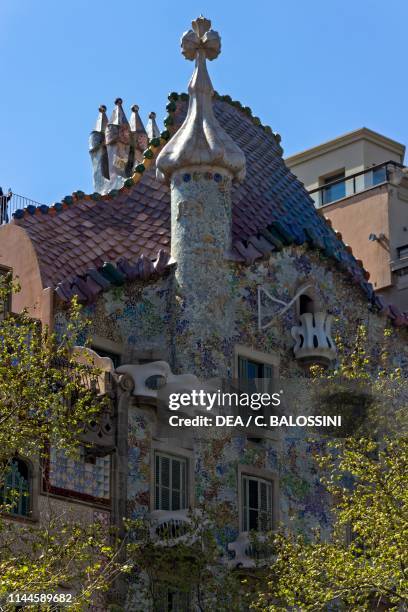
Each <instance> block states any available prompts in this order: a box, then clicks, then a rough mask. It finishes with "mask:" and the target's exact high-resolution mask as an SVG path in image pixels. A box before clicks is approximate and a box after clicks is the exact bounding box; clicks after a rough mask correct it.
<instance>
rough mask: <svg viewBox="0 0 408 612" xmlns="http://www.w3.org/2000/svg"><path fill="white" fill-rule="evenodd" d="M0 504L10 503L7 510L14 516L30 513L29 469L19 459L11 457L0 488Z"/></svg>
mask: <svg viewBox="0 0 408 612" xmlns="http://www.w3.org/2000/svg"><path fill="white" fill-rule="evenodd" d="M0 504H7V505H10V507H9V509H8V512H10V514H14V515H16V516H29V514H30V469H29V467H28V464H27V463H26V462H25V461H22V460H21V459H13V460H12V461H11V462H10V464H9V466H8V468H7V469H6V473H5V481H4V485H3V487H2V489H1V490H0Z"/></svg>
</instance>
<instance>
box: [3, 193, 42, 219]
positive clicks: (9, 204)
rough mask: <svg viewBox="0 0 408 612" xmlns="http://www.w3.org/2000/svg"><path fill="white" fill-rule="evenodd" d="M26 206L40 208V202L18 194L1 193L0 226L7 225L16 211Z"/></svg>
mask: <svg viewBox="0 0 408 612" xmlns="http://www.w3.org/2000/svg"><path fill="white" fill-rule="evenodd" d="M28 206H35V207H37V206H41V202H36V201H35V200H31V199H30V198H26V197H25V196H22V195H19V194H18V193H3V195H2V196H1V195H0V225H2V224H3V223H9V222H10V221H11V220H12V218H13V214H14V213H15V212H16V210H19V209H20V208H21V209H24V208H27V207H28Z"/></svg>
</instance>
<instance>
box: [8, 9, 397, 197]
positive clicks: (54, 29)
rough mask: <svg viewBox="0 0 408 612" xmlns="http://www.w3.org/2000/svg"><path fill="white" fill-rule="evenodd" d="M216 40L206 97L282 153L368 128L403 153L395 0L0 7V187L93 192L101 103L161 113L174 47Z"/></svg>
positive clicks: (175, 87) (52, 193)
mask: <svg viewBox="0 0 408 612" xmlns="http://www.w3.org/2000/svg"><path fill="white" fill-rule="evenodd" d="M200 13H203V14H204V15H205V16H206V17H209V18H210V19H212V22H213V27H214V29H216V30H218V31H219V32H220V34H221V37H222V53H221V55H220V56H219V58H218V59H217V60H216V61H214V62H212V63H211V64H210V73H211V77H212V81H213V84H214V87H215V89H217V90H218V91H219V92H220V93H223V94H226V93H228V94H229V95H231V96H232V97H233V98H234V99H238V100H240V101H241V102H242V103H243V104H244V105H247V106H250V107H251V108H252V109H253V112H254V114H256V115H258V116H259V117H260V118H261V120H262V122H263V123H265V124H269V125H271V127H272V128H273V129H274V130H275V131H278V132H279V133H280V134H281V136H282V145H283V147H284V150H285V155H290V154H292V153H295V152H297V151H299V150H302V149H305V148H308V147H310V146H312V145H315V144H318V143H320V142H322V141H324V140H328V139H330V138H333V137H335V136H337V135H340V134H342V133H344V132H348V131H350V130H353V129H356V128H359V127H362V126H366V127H369V128H371V129H373V130H376V131H379V132H381V133H383V134H385V135H387V136H389V137H391V138H394V139H396V140H399V141H401V142H403V143H405V144H408V125H407V121H406V113H407V106H408V104H407V99H408V96H407V89H408V81H407V79H406V75H405V70H404V68H405V58H406V47H407V44H406V27H407V23H408V2H406V0H389V1H388V2H387V3H385V2H383V1H382V0H354V1H352V0H343V1H338V0H331V2H328V1H327V0H325V1H323V0H309V1H307V2H306V1H305V0H292V1H291V0H279V1H278V0H251V1H246V2H243V1H241V0H234V1H224V2H223V1H222V0H217V1H215V0H201V1H200V2H196V0H172V1H171V2H168V1H165V0H156V1H152V0H144V1H142V2H134V1H133V2H131V1H130V0H122V1H121V2H113V1H111V2H108V1H106V0H98V1H96V0H67V1H66V2H60V1H55V0H0V24H1V36H0V67H1V70H0V76H1V91H2V95H1V96H0V134H1V148H0V185H2V186H3V189H7V188H8V187H11V188H12V189H13V190H14V191H15V192H16V193H19V194H22V195H25V196H28V197H31V198H33V199H35V200H38V201H40V202H43V203H47V204H50V203H52V202H54V201H58V200H60V199H61V198H62V197H64V196H65V195H67V194H70V193H72V191H75V190H77V189H82V190H83V191H85V192H90V191H92V190H93V189H92V182H91V164H90V159H89V154H88V145H87V141H88V135H89V132H90V131H91V129H92V128H93V125H94V123H95V119H96V116H97V109H98V106H99V104H101V103H105V104H106V105H107V106H108V110H109V111H110V110H111V108H112V106H113V100H114V99H115V98H116V97H118V96H120V97H122V98H123V100H124V107H125V109H126V112H127V113H128V116H129V112H128V111H129V108H130V106H131V105H132V104H134V103H137V104H139V105H140V108H141V115H142V118H143V119H146V116H147V114H148V112H149V111H151V110H155V111H156V112H157V116H158V119H159V120H160V123H161V122H162V120H163V118H164V116H165V105H166V103H167V94H168V92H169V91H186V89H187V83H188V80H189V77H190V75H191V72H192V64H191V62H187V61H186V60H185V59H184V58H183V57H182V56H181V54H180V51H179V39H180V35H181V34H182V32H183V31H185V30H186V29H188V28H189V27H190V22H191V19H192V18H194V17H196V16H197V15H198V14H200Z"/></svg>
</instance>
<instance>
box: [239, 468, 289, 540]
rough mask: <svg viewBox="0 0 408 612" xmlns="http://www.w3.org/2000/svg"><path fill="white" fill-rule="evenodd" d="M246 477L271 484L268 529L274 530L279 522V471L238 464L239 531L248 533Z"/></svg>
mask: <svg viewBox="0 0 408 612" xmlns="http://www.w3.org/2000/svg"><path fill="white" fill-rule="evenodd" d="M244 478H249V479H255V480H257V481H259V482H261V481H263V482H267V483H270V484H271V487H272V488H271V493H272V495H271V503H272V508H271V518H270V520H271V528H270V529H268V530H267V531H274V530H275V529H276V528H277V526H278V524H279V514H280V513H279V477H278V473H277V472H275V471H274V470H265V469H259V468H254V467H252V466H249V465H242V464H240V465H239V466H238V479H237V483H238V487H237V488H238V509H239V531H240V533H247V532H248V531H247V530H245V529H244V527H245V522H244V521H245V519H244V494H243V491H244ZM257 533H265V532H263V531H258V530H257Z"/></svg>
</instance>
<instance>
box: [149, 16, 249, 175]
mask: <svg viewBox="0 0 408 612" xmlns="http://www.w3.org/2000/svg"><path fill="white" fill-rule="evenodd" d="M192 27H193V29H192V30H189V31H188V32H185V33H184V34H183V36H182V39H181V48H182V53H183V55H184V56H185V58H186V59H188V60H194V59H195V70H194V73H193V76H192V77H191V81H190V83H189V86H188V91H189V94H190V97H189V105H188V112H187V116H186V118H185V120H184V123H183V125H182V126H181V127H180V129H179V130H178V131H177V133H176V134H175V135H174V136H173V138H171V140H170V141H169V142H168V143H167V144H166V146H165V147H164V148H163V150H162V151H161V153H160V155H159V156H158V158H157V164H156V167H157V175H158V177H159V178H161V179H164V180H166V181H167V182H169V181H170V178H171V176H172V174H173V173H174V172H175V171H177V170H179V169H180V168H186V167H188V166H190V167H191V166H203V165H206V166H213V167H217V168H222V169H225V170H226V171H227V172H228V173H229V174H230V175H231V177H232V178H233V179H237V180H242V179H243V178H244V176H245V156H244V153H243V152H242V151H241V149H240V148H239V147H238V145H236V144H235V142H234V141H233V139H232V138H231V137H230V136H229V135H228V134H227V133H226V132H225V130H224V129H223V128H222V127H221V125H220V124H219V123H218V121H217V119H216V118H215V116H214V112H213V107H212V97H213V95H214V90H213V87H212V84H211V80H210V77H209V74H208V71H207V65H206V59H209V60H214V59H215V58H216V57H217V56H218V55H219V53H220V50H221V38H220V36H219V34H218V32H215V31H214V30H211V29H210V28H211V21H209V20H208V19H205V18H204V17H202V16H201V17H199V18H198V19H196V20H195V21H193V22H192Z"/></svg>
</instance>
